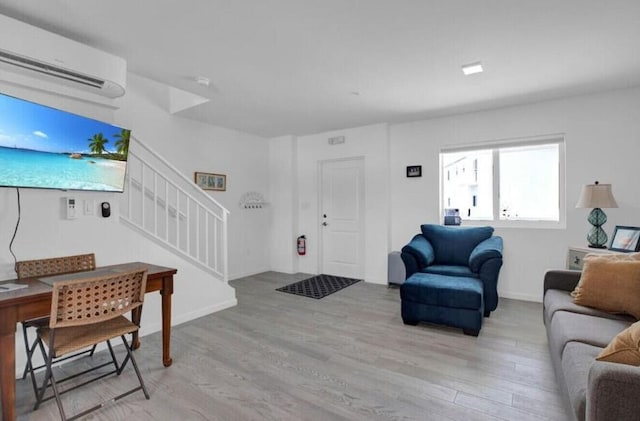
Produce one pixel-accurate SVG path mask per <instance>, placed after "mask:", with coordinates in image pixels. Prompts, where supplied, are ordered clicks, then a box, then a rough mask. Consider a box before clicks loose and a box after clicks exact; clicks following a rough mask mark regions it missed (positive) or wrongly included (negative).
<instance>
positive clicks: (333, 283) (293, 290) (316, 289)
mask: <svg viewBox="0 0 640 421" xmlns="http://www.w3.org/2000/svg"><path fill="white" fill-rule="evenodd" d="M361 280H362V279H352V278H343V277H342V276H333V275H324V274H323V275H316V276H314V277H311V278H308V279H305V280H303V281H298V282H295V283H293V284H289V285H286V286H283V287H282V288H276V291H282V292H286V293H289V294H295V295H302V296H304V297H309V298H315V299H320V298H323V297H326V296H327V295H331V294H333V293H334V292H337V291H340V290H341V289H343V288H346V287H348V286H349V285H353V284H355V283H356V282H360V281H361Z"/></svg>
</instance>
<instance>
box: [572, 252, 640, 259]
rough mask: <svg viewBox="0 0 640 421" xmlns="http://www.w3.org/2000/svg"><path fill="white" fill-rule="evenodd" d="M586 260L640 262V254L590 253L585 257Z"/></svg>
mask: <svg viewBox="0 0 640 421" xmlns="http://www.w3.org/2000/svg"><path fill="white" fill-rule="evenodd" d="M584 259H585V260H587V259H589V260H594V259H602V260H609V261H618V260H627V261H628V260H640V253H613V254H598V253H588V254H587V255H586V256H584Z"/></svg>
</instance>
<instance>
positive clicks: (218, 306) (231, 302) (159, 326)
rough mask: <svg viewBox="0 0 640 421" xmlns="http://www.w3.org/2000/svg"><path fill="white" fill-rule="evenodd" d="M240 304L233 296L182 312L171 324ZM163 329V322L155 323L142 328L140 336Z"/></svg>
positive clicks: (174, 324)
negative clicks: (210, 304)
mask: <svg viewBox="0 0 640 421" xmlns="http://www.w3.org/2000/svg"><path fill="white" fill-rule="evenodd" d="M237 305H238V300H237V299H236V298H233V299H231V300H227V301H223V302H221V303H218V304H215V305H212V306H207V307H203V308H199V309H197V310H195V311H192V312H189V313H186V314H181V315H180V316H179V317H176V318H174V319H172V320H171V326H172V327H173V326H178V325H180V324H182V323H186V322H190V321H191V320H195V319H198V318H200V317H204V316H208V315H209V314H213V313H217V312H218V311H222V310H224V309H227V308H231V307H234V306H237ZM160 330H162V323H153V324H151V325H147V326H144V327H143V328H141V329H140V336H146V335H150V334H152V333H156V332H159V331H160Z"/></svg>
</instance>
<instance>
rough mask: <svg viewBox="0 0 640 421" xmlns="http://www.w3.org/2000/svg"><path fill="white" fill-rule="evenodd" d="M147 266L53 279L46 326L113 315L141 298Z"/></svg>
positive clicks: (136, 304) (76, 323) (95, 320)
mask: <svg viewBox="0 0 640 421" xmlns="http://www.w3.org/2000/svg"><path fill="white" fill-rule="evenodd" d="M146 285H147V269H146V268H145V269H139V270H135V271H131V272H120V273H115V274H108V275H102V276H96V277H92V278H86V279H71V280H62V281H56V282H54V283H53V296H52V299H51V317H50V318H49V327H50V328H52V329H53V328H57V327H69V326H81V325H87V324H93V323H98V322H102V321H105V320H109V319H113V318H115V317H118V316H120V315H123V314H125V313H128V312H130V311H131V310H133V309H135V308H138V307H140V306H141V305H142V302H143V301H144V293H145V288H146Z"/></svg>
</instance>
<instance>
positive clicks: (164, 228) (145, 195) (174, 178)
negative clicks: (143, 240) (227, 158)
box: [120, 137, 229, 283]
mask: <svg viewBox="0 0 640 421" xmlns="http://www.w3.org/2000/svg"><path fill="white" fill-rule="evenodd" d="M228 216H229V211H228V210H227V209H225V208H224V207H223V206H222V205H221V204H220V203H218V202H217V201H216V200H214V199H213V198H212V197H211V196H209V195H208V194H207V193H206V192H205V191H203V190H202V189H201V188H199V187H198V186H196V184H195V183H194V182H193V180H190V179H189V178H187V177H185V176H184V175H183V174H182V173H181V172H180V171H178V170H177V169H176V168H175V167H173V166H172V165H171V164H170V163H169V162H167V161H166V160H165V159H164V158H162V157H161V156H159V155H158V154H157V153H156V152H154V151H153V150H151V149H150V148H149V147H148V146H147V145H145V144H144V143H143V142H141V141H140V140H139V139H135V138H133V137H132V138H131V143H130V145H129V156H128V162H127V175H126V180H125V193H124V194H123V195H122V202H121V203H120V221H122V223H124V224H125V225H128V226H130V227H131V228H133V229H135V230H137V231H138V232H140V233H141V234H142V235H144V236H146V237H148V238H150V239H151V240H153V241H155V242H156V243H158V244H160V245H161V246H163V247H165V248H167V249H169V250H170V251H172V252H173V253H175V254H177V255H179V256H181V257H182V258H184V259H185V260H187V261H189V262H190V263H192V264H194V265H195V266H198V267H199V268H200V269H202V270H204V271H205V272H208V273H210V274H211V275H213V276H214V277H215V278H217V279H218V280H221V281H223V282H225V283H227V282H228V280H229V279H228V264H227V261H228V256H227V253H228V249H227V235H228V234H227V221H228Z"/></svg>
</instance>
